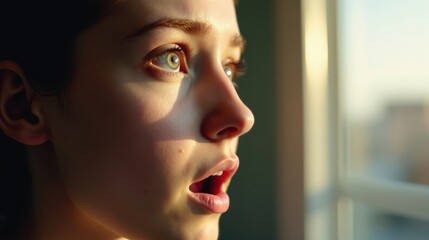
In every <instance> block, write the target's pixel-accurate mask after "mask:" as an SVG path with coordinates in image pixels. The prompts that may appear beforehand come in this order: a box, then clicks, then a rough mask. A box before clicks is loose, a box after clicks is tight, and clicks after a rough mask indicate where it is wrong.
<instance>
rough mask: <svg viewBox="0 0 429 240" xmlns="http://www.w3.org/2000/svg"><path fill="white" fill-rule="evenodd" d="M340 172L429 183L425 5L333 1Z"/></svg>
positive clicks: (428, 4) (419, 0)
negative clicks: (343, 167)
mask: <svg viewBox="0 0 429 240" xmlns="http://www.w3.org/2000/svg"><path fill="white" fill-rule="evenodd" d="M338 10H339V17H338V38H339V49H338V52H339V61H338V62H339V70H340V71H339V85H340V101H339V102H340V105H341V109H342V117H343V119H342V120H343V122H344V123H345V125H344V126H345V131H344V132H345V139H344V140H345V144H346V156H347V157H346V159H347V165H348V170H349V171H350V172H351V173H355V174H368V175H371V176H375V177H380V178H388V179H394V180H401V181H407V182H413V183H420V184H429V174H427V171H428V170H429V14H428V13H429V1H427V0H410V1H404V0H376V1H374V0H338Z"/></svg>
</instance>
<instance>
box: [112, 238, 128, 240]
mask: <svg viewBox="0 0 429 240" xmlns="http://www.w3.org/2000/svg"><path fill="white" fill-rule="evenodd" d="M115 240H129V239H128V238H117V239H115Z"/></svg>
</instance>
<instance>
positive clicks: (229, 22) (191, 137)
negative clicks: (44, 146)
mask: <svg viewBox="0 0 429 240" xmlns="http://www.w3.org/2000/svg"><path fill="white" fill-rule="evenodd" d="M242 48H243V40H242V38H241V37H240V33H239V29H238V25H237V21H236V16H235V9H234V3H233V1H232V0H217V1H201V0H129V1H123V2H122V3H120V4H119V5H118V6H117V8H116V9H115V10H114V11H113V12H112V13H111V14H110V15H109V16H107V17H106V18H105V19H103V20H101V21H100V22H98V23H97V24H95V25H93V26H92V27H90V28H89V29H87V30H85V31H84V32H83V34H82V35H81V36H80V37H79V38H78V40H77V47H76V71H75V75H74V79H73V81H72V83H71V85H70V86H69V87H68V91H67V99H68V102H67V105H66V106H65V107H64V108H65V109H64V110H63V112H64V113H61V114H58V113H57V114H52V115H50V116H49V119H48V121H49V124H50V129H51V135H52V137H51V141H52V143H53V146H54V148H55V150H56V154H57V157H58V161H59V165H60V168H61V171H62V174H63V178H64V182H65V185H66V188H67V191H68V194H69V196H70V199H71V200H72V201H73V202H74V203H75V205H76V206H77V207H78V209H79V210H81V211H82V212H83V213H84V214H85V215H86V216H88V217H89V218H91V219H93V220H95V221H97V222H99V223H101V224H102V225H103V226H105V227H106V228H109V229H110V230H112V231H114V232H116V233H118V234H120V235H124V236H125V237H128V238H131V239H143V238H148V239H217V237H218V223H219V218H220V215H221V214H222V213H224V212H225V211H227V209H228V206H229V198H228V195H227V194H226V190H227V187H228V185H229V182H230V180H231V178H232V176H233V174H234V173H235V171H236V170H237V168H238V164H239V160H238V157H237V155H236V148H237V141H238V137H239V136H240V135H242V134H244V133H246V132H247V131H249V130H250V128H251V127H252V125H253V123H254V119H253V115H252V113H251V111H250V110H249V109H248V108H247V107H246V106H245V105H244V104H243V102H241V100H240V98H239V97H238V95H237V92H236V90H235V88H234V83H233V81H232V80H231V79H230V77H231V76H232V75H233V74H234V73H235V72H236V71H239V70H240V69H239V68H240V66H239V63H238V62H239V60H240V54H241V52H242Z"/></svg>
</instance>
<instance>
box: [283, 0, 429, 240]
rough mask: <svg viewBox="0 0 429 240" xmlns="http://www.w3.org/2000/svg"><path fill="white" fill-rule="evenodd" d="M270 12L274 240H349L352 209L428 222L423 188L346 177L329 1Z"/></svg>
mask: <svg viewBox="0 0 429 240" xmlns="http://www.w3.org/2000/svg"><path fill="white" fill-rule="evenodd" d="M275 8H276V13H275V14H276V40H277V44H276V53H277V56H276V63H277V66H276V69H277V72H276V75H277V81H276V82H277V91H278V92H277V96H278V99H277V102H278V107H277V112H278V125H277V127H278V130H279V131H278V133H279V135H278V176H279V177H278V182H279V184H278V186H279V187H278V209H279V218H278V239H282V240H289V239H290V240H296V239H306V240H323V239H326V240H332V239H339V240H353V235H354V234H353V231H354V230H353V201H359V202H361V203H365V204H368V205H370V206H372V207H374V208H377V209H381V210H383V211H385V212H387V213H392V214H398V215H402V216H405V217H409V218H416V219H429V187H426V186H422V185H418V184H412V183H405V182H399V181H390V180H383V179H378V178H369V177H368V176H365V177H363V176H352V175H351V174H350V173H349V171H348V166H347V158H348V156H347V149H346V148H347V144H346V141H347V139H346V138H347V136H346V134H347V133H346V132H345V131H344V129H345V124H346V123H345V122H344V118H343V117H342V116H343V113H344V106H342V105H341V101H339V99H340V96H341V95H340V94H341V93H339V92H338V89H339V84H341V81H339V80H338V76H339V75H340V74H339V70H341V65H340V64H341V61H342V59H339V57H338V54H337V1H336V0H290V1H284V0H276V6H275ZM317 212H320V214H319V213H317ZM356 240H358V239H356Z"/></svg>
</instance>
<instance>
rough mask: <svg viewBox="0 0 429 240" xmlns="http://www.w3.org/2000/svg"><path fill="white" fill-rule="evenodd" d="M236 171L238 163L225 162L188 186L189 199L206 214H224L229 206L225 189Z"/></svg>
mask: <svg viewBox="0 0 429 240" xmlns="http://www.w3.org/2000/svg"><path fill="white" fill-rule="evenodd" d="M237 160H238V159H237ZM237 169H238V161H225V162H223V163H221V164H219V165H218V166H216V167H214V168H212V169H211V170H210V173H206V174H205V175H203V176H201V178H199V179H196V180H194V182H193V183H192V184H191V185H190V186H189V193H190V194H189V197H190V199H191V200H192V201H193V202H194V203H196V204H197V205H198V206H200V207H202V208H203V209H206V210H208V213H215V214H222V213H225V212H226V211H227V210H228V207H229V204H230V200H229V196H228V194H227V193H226V188H227V186H228V183H229V181H230V180H231V178H232V176H233V175H234V174H235V172H236V171H237Z"/></svg>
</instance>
